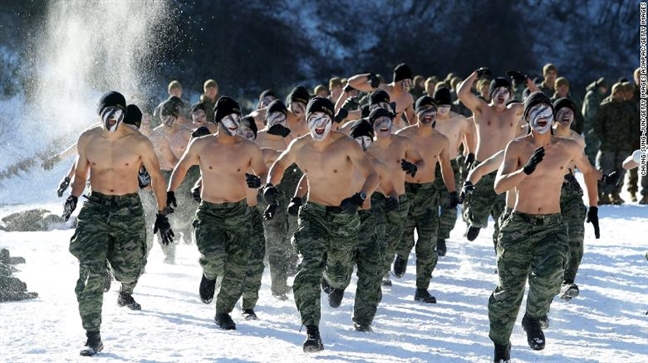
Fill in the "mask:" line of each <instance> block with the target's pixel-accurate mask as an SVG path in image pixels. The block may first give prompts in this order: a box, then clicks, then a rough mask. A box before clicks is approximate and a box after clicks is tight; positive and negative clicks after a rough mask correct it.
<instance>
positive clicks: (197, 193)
mask: <svg viewBox="0 0 648 363" xmlns="http://www.w3.org/2000/svg"><path fill="white" fill-rule="evenodd" d="M200 189H202V188H201V187H200V185H197V186H195V187H193V188H191V197H192V198H193V200H195V201H196V202H198V203H200V202H201V201H202V199H201V198H200Z"/></svg>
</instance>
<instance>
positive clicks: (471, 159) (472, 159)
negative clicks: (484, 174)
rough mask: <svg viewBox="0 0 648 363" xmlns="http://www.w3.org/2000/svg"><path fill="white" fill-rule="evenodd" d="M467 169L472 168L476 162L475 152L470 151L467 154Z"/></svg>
mask: <svg viewBox="0 0 648 363" xmlns="http://www.w3.org/2000/svg"><path fill="white" fill-rule="evenodd" d="M465 162H466V169H468V170H470V169H472V166H473V164H474V163H475V154H473V153H470V154H468V156H466V161H465Z"/></svg>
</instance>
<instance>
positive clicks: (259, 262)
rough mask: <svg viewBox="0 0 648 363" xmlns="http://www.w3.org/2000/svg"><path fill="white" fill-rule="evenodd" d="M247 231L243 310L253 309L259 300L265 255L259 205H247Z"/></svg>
mask: <svg viewBox="0 0 648 363" xmlns="http://www.w3.org/2000/svg"><path fill="white" fill-rule="evenodd" d="M249 208H250V211H249V216H250V218H249V220H248V223H249V224H248V231H249V241H250V257H249V259H248V265H247V272H246V275H245V283H244V285H243V303H242V304H241V308H242V309H243V310H247V309H253V308H254V307H255V306H256V303H257V301H259V290H260V289H261V279H262V278H263V269H264V268H265V265H264V264H263V258H264V257H265V238H264V236H263V217H261V213H262V211H261V210H260V209H261V207H260V206H255V207H249Z"/></svg>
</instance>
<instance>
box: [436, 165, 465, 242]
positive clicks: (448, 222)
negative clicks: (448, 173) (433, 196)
mask: <svg viewBox="0 0 648 363" xmlns="http://www.w3.org/2000/svg"><path fill="white" fill-rule="evenodd" d="M450 164H451V165H452V172H453V173H454V180H455V190H457V191H460V190H461V187H462V184H459V181H460V177H459V163H458V162H457V160H456V159H455V160H450ZM434 184H435V186H436V188H437V191H438V193H439V208H440V214H439V234H438V238H442V239H448V238H450V232H451V231H452V230H453V229H454V226H455V223H457V207H454V208H452V207H450V192H449V191H448V188H446V185H445V183H444V182H443V176H442V175H441V166H440V165H437V168H436V171H435V174H434Z"/></svg>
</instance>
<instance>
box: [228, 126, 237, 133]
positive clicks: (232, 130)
mask: <svg viewBox="0 0 648 363" xmlns="http://www.w3.org/2000/svg"><path fill="white" fill-rule="evenodd" d="M228 129H229V130H230V131H231V132H233V133H235V132H236V130H238V127H228Z"/></svg>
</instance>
